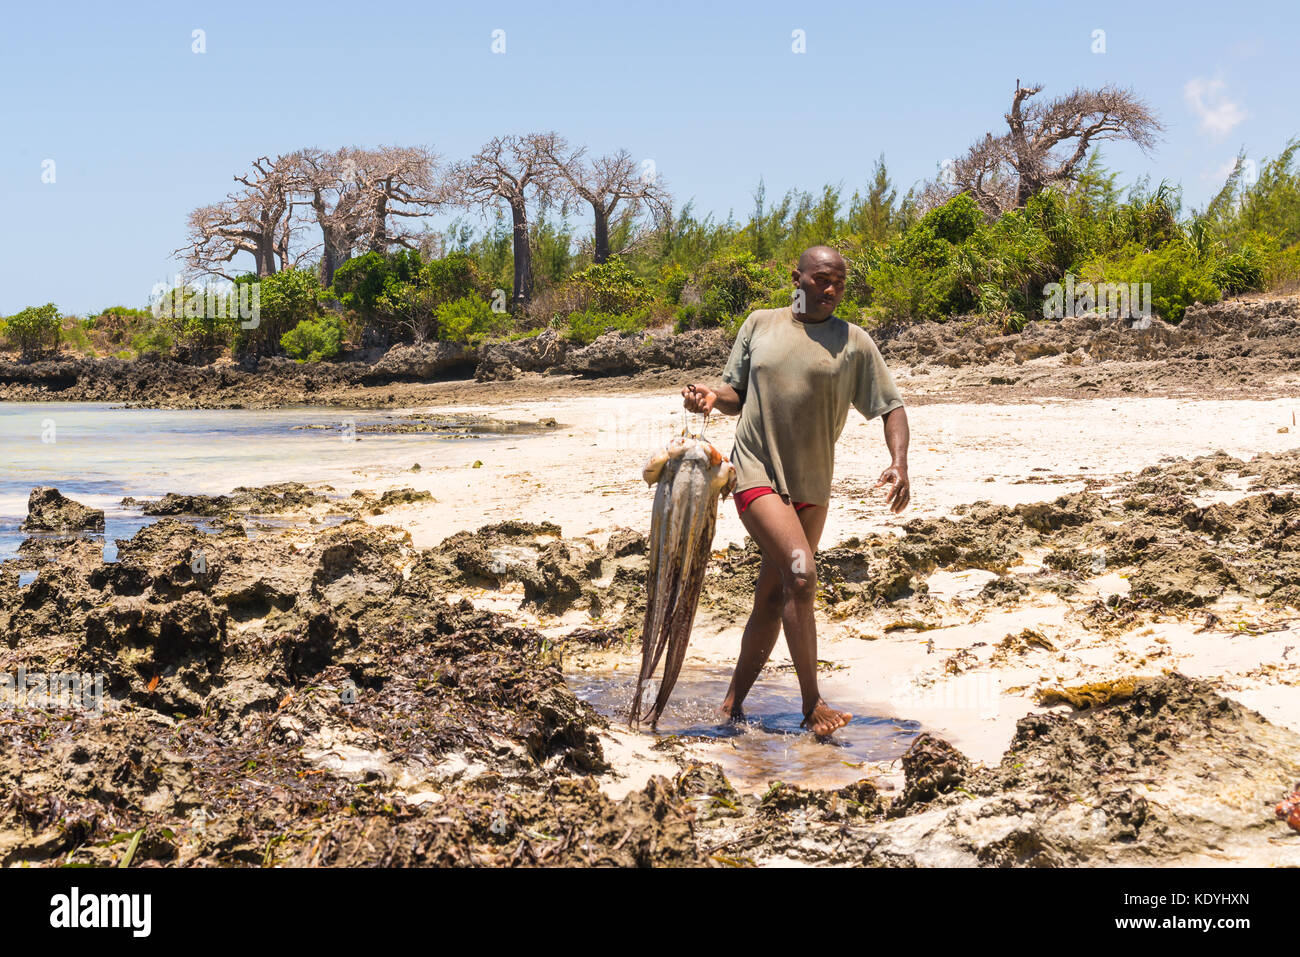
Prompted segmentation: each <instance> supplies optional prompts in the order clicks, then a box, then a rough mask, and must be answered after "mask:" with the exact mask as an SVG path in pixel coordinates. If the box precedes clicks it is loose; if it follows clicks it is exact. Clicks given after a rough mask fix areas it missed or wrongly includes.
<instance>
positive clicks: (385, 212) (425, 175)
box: [343, 146, 447, 253]
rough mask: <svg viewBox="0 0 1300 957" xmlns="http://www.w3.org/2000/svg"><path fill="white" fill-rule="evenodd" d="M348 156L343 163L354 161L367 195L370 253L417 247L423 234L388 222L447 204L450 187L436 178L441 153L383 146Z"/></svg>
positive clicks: (363, 193) (367, 238) (357, 176)
mask: <svg viewBox="0 0 1300 957" xmlns="http://www.w3.org/2000/svg"><path fill="white" fill-rule="evenodd" d="M347 153H348V155H347V157H346V158H345V159H344V160H343V162H344V164H345V165H346V163H347V161H348V159H350V160H352V162H353V163H355V169H356V178H357V182H358V184H359V186H360V188H361V192H362V195H363V197H364V205H365V216H364V221H365V223H366V227H367V231H366V247H367V249H368V250H369V251H370V252H377V253H384V252H388V250H389V249H390V248H391V247H393V246H403V247H405V248H407V249H415V248H417V247H418V246H419V242H420V237H421V234H420V233H419V232H416V231H414V230H411V229H407V228H405V227H400V226H397V225H396V223H395V222H390V221H389V220H390V218H395V219H396V220H401V219H412V218H414V219H418V218H422V217H425V216H428V215H429V214H430V213H432V212H434V211H435V210H437V208H438V207H439V206H441V205H442V204H443V203H444V202H445V201H446V196H447V193H446V184H445V183H443V182H441V181H440V180H439V178H438V175H437V166H438V156H437V154H436V153H434V152H433V151H432V150H429V149H427V148H425V147H423V146H380V147H377V148H375V149H352V150H349V151H347Z"/></svg>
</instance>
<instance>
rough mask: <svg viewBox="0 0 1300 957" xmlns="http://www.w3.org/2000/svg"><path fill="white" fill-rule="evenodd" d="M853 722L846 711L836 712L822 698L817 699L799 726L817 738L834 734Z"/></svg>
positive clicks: (851, 716)
mask: <svg viewBox="0 0 1300 957" xmlns="http://www.w3.org/2000/svg"><path fill="white" fill-rule="evenodd" d="M852 720H853V715H851V714H849V713H848V712H847V711H837V710H836V709H835V708H832V707H831V706H830V705H828V704H827V703H826V701H825V700H824V699H822V698H818V699H817V703H816V704H815V705H813V708H812V710H811V711H810V712H808V714H807V715H806V716H805V717H804V719H803V723H802V724H800V725H799V726H800V727H801V728H807V729H808V730H809V731H811V732H812V733H813V734H815V735H817V737H819V738H824V737H826V736H827V735H830V734H832V733H834V732H835V731H837V730H839V729H840V728H842V727H844V726H845V725H846V724H848V723H849V722H850V721H852Z"/></svg>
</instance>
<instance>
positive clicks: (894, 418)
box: [682, 246, 911, 736]
mask: <svg viewBox="0 0 1300 957" xmlns="http://www.w3.org/2000/svg"><path fill="white" fill-rule="evenodd" d="M846 272H847V270H846V267H845V264H844V259H843V257H841V256H840V254H839V253H838V252H836V251H835V250H834V249H831V248H830V247H829V246H813V247H811V248H810V249H806V250H804V252H803V255H801V256H800V257H799V263H798V265H797V266H796V267H795V268H794V270H793V271H792V273H791V275H792V276H793V278H794V286H795V288H794V295H793V304H792V305H791V306H789V307H786V308H783V309H764V310H759V311H757V312H754V313H751V314H750V315H749V318H747V319H746V320H745V323H744V325H742V326H741V327H740V332H739V334H738V335H737V336H736V342H735V345H733V346H732V349H731V357H730V359H729V360H728V362H727V367H726V369H725V370H724V371H723V373H722V384H721V385H719V386H718V387H717V388H716V389H711V388H709V387H708V386H705V385H700V384H693V385H688V386H686V387H685V388H683V389H682V396H683V398H684V404H685V406H686V408H687V409H689V410H691V411H692V412H701V413H705V414H708V413H710V412H713V411H717V412H721V413H723V414H725V415H739V416H740V422H739V423H738V424H737V426H736V440H735V445H734V447H733V448H732V452H731V461H732V463H733V464H734V465H735V466H736V477H737V481H736V493H735V499H736V507H737V509H738V510H739V512H740V520H741V523H742V524H744V526H745V529H746V530H747V531H748V532H749V534H750V537H752V538H753V539H754V540H755V541H756V542H757V543H758V545H759V548H760V549H762V552H763V561H762V565H761V567H760V569H759V573H758V583H757V587H756V588H755V593H754V609H753V611H752V612H750V616H749V622H748V623H747V624H746V625H745V633H744V637H743V638H742V639H741V643H740V656H739V658H738V659H737V661H736V670H735V673H734V674H733V675H732V679H731V687H730V688H729V689H728V690H727V697H726V699H725V700H724V701H723V704H722V711H723V713H724V714H726V715H727V716H728V717H729V718H733V719H735V718H739V717H742V716H743V714H744V711H743V704H744V700H745V695H746V694H748V693H749V689H750V688H751V687H753V684H754V681H755V680H756V679H757V678H758V675H759V672H761V671H762V670H763V665H765V664H766V663H767V659H768V656H769V655H771V653H772V649H773V647H774V646H775V645H776V639H777V636H778V635H779V634H780V632H781V629H782V627H783V626H784V628H785V639H786V643H787V645H789V648H790V657H791V658H792V659H793V661H794V667H795V672H796V673H797V675H798V677H799V691H800V695H801V696H802V698H803V713H804V721H803V727H806V728H809V729H810V730H811V731H812V732H813V733H814V734H816V735H819V736H824V735H829V734H831V733H832V732H834V731H835V730H836V729H838V728H842V727H843V726H844V725H846V724H848V722H849V721H850V720H852V717H853V716H852V715H851V714H849V713H848V712H847V711H840V710H838V709H836V708H833V707H831V706H830V705H829V704H827V703H826V702H825V701H824V700H822V697H821V694H820V692H819V691H818V690H817V628H816V622H815V621H814V619H813V598H814V597H815V595H816V593H817V569H816V565H815V563H814V560H813V556H814V554H815V553H816V550H817V544H818V542H819V541H820V539H821V533H822V528H823V527H824V526H825V524H826V509H827V506H828V504H829V502H830V491H831V476H832V473H833V471H834V457H835V442H836V440H837V439H838V438H839V436H840V432H841V431H843V429H844V424H845V422H846V421H847V419H848V410H849V406H850V405H852V406H853V407H854V408H856V409H857V410H858V411H859V412H861V413H862V414H863V415H864V416H866V417H867V418H868V419H872V418H875V417H876V416H884V426H885V444H886V446H888V448H889V453H890V456H891V458H892V464H891V465H890V466H889V468H887V469H885V470H884V472H882V473H881V475H880V480H879V481H878V482H877V483H876V487H879V486H881V485H886V484H887V485H889V486H890V489H889V492H888V494H887V495H886V497H885V502H886V504H887V505H889V507H890V508H891V510H892V511H894V512H895V513H897V512H901V511H902V510H903V509H904V508H906V507H907V504H908V502H909V500H910V499H911V486H910V484H909V482H908V476H907V445H908V438H909V433H908V425H907V410H906V409H904V408H903V400H902V398H901V397H900V396H899V394H898V389H897V387H895V385H894V380H893V377H892V376H891V375H890V374H889V370H888V369H887V368H886V367H885V363H884V360H883V359H881V357H880V352H879V350H877V349H876V344H875V343H874V342H872V341H871V337H870V336H869V335H868V334H867V332H866V330H865V329H863V328H862V327H860V326H857V325H854V324H852V323H848V322H845V321H844V320H843V319H840V318H838V317H836V316H835V315H834V313H835V308H836V306H838V305H839V304H840V300H841V299H843V298H844V284H845V278H846Z"/></svg>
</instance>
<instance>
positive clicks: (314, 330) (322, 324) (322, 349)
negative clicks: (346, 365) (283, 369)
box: [280, 313, 344, 362]
mask: <svg viewBox="0 0 1300 957" xmlns="http://www.w3.org/2000/svg"><path fill="white" fill-rule="evenodd" d="M343 332H344V330H343V320H341V319H340V318H339V317H338V316H336V315H334V314H332V313H326V314H325V315H323V316H321V317H320V318H319V319H304V320H303V321H302V322H300V323H298V325H296V326H294V327H293V328H292V329H290V330H289V331H288V332H286V333H285V334H284V335H282V336H281V337H280V345H281V347H283V349H284V351H285V352H286V353H288V354H289V355H290V356H292V357H293V358H295V359H297V360H298V361H300V362H320V361H321V360H322V359H333V358H334V357H335V356H337V355H338V354H339V352H340V351H341V350H342V348H343Z"/></svg>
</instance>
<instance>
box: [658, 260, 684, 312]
mask: <svg viewBox="0 0 1300 957" xmlns="http://www.w3.org/2000/svg"><path fill="white" fill-rule="evenodd" d="M689 278H690V277H689V275H688V274H687V272H686V270H685V269H683V268H682V267H681V264H679V263H669V264H668V265H666V266H664V267H663V268H662V269H660V270H659V288H660V289H661V290H663V298H664V301H665V302H667V303H671V304H672V305H674V306H675V305H678V304H679V303H680V302H681V301H682V290H683V289H684V288H686V280H687V279H689Z"/></svg>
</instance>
